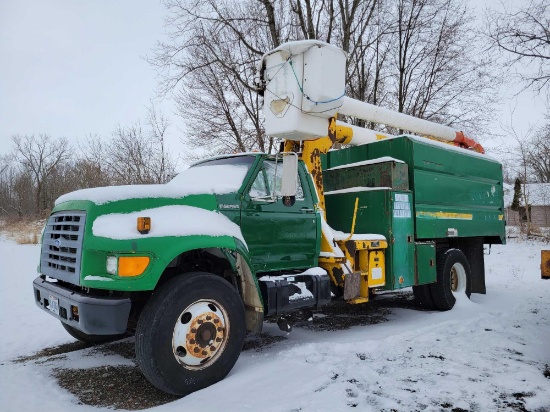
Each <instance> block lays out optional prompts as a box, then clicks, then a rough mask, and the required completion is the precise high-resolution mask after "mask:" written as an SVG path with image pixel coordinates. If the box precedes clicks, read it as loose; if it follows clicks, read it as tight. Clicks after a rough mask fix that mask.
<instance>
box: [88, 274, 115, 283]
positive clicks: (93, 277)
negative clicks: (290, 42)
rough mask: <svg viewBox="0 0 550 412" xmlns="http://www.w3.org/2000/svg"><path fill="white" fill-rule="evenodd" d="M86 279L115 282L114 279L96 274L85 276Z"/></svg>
mask: <svg viewBox="0 0 550 412" xmlns="http://www.w3.org/2000/svg"><path fill="white" fill-rule="evenodd" d="M84 280H97V281H99V282H114V279H111V278H104V277H103V276H94V275H88V276H85V277H84Z"/></svg>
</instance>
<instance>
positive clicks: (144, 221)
mask: <svg viewBox="0 0 550 412" xmlns="http://www.w3.org/2000/svg"><path fill="white" fill-rule="evenodd" d="M137 230H138V232H139V233H141V234H142V235H146V234H147V233H149V231H150V230H151V218H150V217H138V218H137Z"/></svg>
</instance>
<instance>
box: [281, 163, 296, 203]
mask: <svg viewBox="0 0 550 412" xmlns="http://www.w3.org/2000/svg"><path fill="white" fill-rule="evenodd" d="M282 155H283V174H282V178H281V196H282V197H283V204H284V205H285V206H292V205H294V203H296V190H297V189H298V155H297V154H296V153H294V152H285V153H283V154H282Z"/></svg>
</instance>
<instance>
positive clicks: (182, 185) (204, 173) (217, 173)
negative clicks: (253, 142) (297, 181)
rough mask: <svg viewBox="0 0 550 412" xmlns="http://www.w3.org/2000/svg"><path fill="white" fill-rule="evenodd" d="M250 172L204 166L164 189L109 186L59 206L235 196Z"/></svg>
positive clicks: (64, 199) (85, 191) (77, 195)
mask: <svg viewBox="0 0 550 412" xmlns="http://www.w3.org/2000/svg"><path fill="white" fill-rule="evenodd" d="M247 172H248V167H247V166H244V165H211V166H208V165H205V166H201V167H196V168H190V169H187V170H184V171H183V172H181V173H180V174H179V175H177V176H176V177H175V178H174V179H172V180H171V181H170V182H168V183H166V184H163V185H128V186H107V187H96V188H92V189H82V190H77V191H75V192H71V193H67V194H65V195H63V196H61V197H59V198H58V199H57V200H56V201H55V204H56V205H58V204H60V203H63V202H67V201H69V200H89V201H91V202H93V203H95V204H96V205H102V204H105V203H109V202H116V201H118V200H127V199H138V198H159V197H165V198H174V199H175V198H180V197H184V196H189V195H198V194H217V195H221V194H226V193H231V192H236V191H237V190H239V188H240V187H241V184H242V182H243V180H244V178H245V176H246V174H247Z"/></svg>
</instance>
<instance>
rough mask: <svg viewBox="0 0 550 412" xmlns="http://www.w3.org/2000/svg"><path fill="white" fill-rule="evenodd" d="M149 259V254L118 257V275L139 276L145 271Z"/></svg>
mask: <svg viewBox="0 0 550 412" xmlns="http://www.w3.org/2000/svg"><path fill="white" fill-rule="evenodd" d="M149 261H150V259H149V257H147V256H120V257H119V258H118V276H121V277H129V276H139V275H141V274H142V273H143V272H144V271H145V269H146V268H147V265H149Z"/></svg>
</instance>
